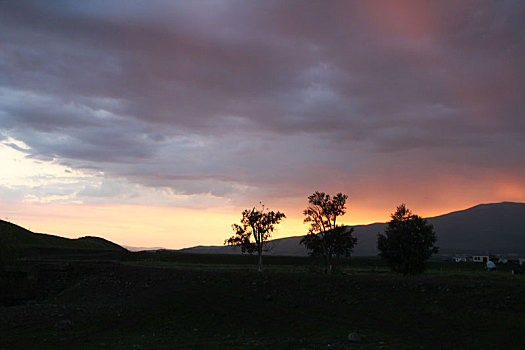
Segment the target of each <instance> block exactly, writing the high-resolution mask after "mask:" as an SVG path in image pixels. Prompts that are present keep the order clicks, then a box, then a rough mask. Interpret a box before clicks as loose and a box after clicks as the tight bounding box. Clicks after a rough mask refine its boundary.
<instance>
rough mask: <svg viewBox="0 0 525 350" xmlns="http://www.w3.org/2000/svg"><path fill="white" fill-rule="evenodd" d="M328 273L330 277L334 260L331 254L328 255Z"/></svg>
mask: <svg viewBox="0 0 525 350" xmlns="http://www.w3.org/2000/svg"><path fill="white" fill-rule="evenodd" d="M326 273H327V274H329V275H330V274H331V273H332V259H331V256H330V255H329V254H326Z"/></svg>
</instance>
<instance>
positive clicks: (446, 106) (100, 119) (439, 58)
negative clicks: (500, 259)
mask: <svg viewBox="0 0 525 350" xmlns="http://www.w3.org/2000/svg"><path fill="white" fill-rule="evenodd" d="M0 8H1V11H0V41H1V42H2V46H1V47H0V64H1V66H2V69H1V72H0V85H1V86H0V88H1V89H2V90H1V91H0V121H1V127H2V129H3V130H4V132H6V133H8V134H9V135H10V136H12V137H15V138H17V139H19V140H22V141H24V142H25V143H27V144H28V145H29V146H30V147H31V148H32V149H31V155H32V156H34V157H37V158H42V159H49V158H57V159H59V160H60V161H61V162H66V163H68V164H73V165H75V164H76V165H77V166H80V165H82V166H95V167H96V168H99V169H100V170H103V171H105V172H106V173H108V174H111V175H115V176H125V177H127V178H128V179H130V180H131V181H136V182H138V183H142V184H146V185H151V186H164V185H165V186H172V187H174V188H176V189H177V190H178V191H179V192H181V193H201V192H213V193H217V194H220V195H225V194H226V193H228V192H232V191H237V190H238V186H241V185H242V186H248V187H256V188H264V187H265V186H267V187H268V188H269V187H271V186H274V184H280V185H285V186H286V185H289V186H292V187H293V188H300V187H307V188H308V187H309V186H312V184H314V183H315V182H316V181H321V180H319V179H324V180H322V181H325V182H326V183H330V179H329V177H330V175H327V177H328V178H325V175H326V174H324V172H325V171H326V172H328V173H330V174H333V176H336V177H338V176H339V177H343V176H344V174H350V175H352V174H358V173H361V174H362V173H364V172H366V171H369V170H370V169H376V165H375V164H376V163H382V164H386V163H389V162H390V161H391V159H392V158H391V157H395V159H396V162H398V163H406V164H407V166H408V165H409V166H410V167H412V166H414V165H413V164H412V163H411V162H413V161H414V159H417V160H418V161H420V162H423V163H422V164H421V165H420V166H421V168H425V167H426V166H427V167H428V163H431V162H436V161H439V162H441V164H443V166H445V167H446V166H447V164H451V166H454V165H456V164H457V163H460V162H466V164H471V165H472V167H473V168H477V167H484V166H487V164H493V166H498V167H505V168H506V169H508V170H509V171H510V172H514V173H515V174H522V173H523V165H524V164H523V160H522V155H523V153H524V150H525V145H524V139H523V136H522V135H523V131H524V130H525V119H524V118H523V112H524V111H525V99H523V96H525V66H524V65H523V64H522V60H523V57H524V56H525V39H524V38H525V24H524V22H523V20H522V19H523V17H524V15H525V5H524V4H523V3H522V2H517V1H499V2H494V1H462V2H456V1H444V2H443V1H439V2H438V1H436V2H420V1H402V2H386V1H366V2H365V1H363V2H348V1H328V2H313V1H312V2H295V1H266V2H248V1H224V2H215V1H202V2H201V1H199V2H182V3H178V2H177V3H174V2H169V1H166V2H163V1H153V2H141V1H131V2H130V1H112V2H104V1H89V2H71V1H63V2H62V1H53V2H45V1H17V2H3V3H2V4H1V5H0ZM509 149H512V150H513V151H512V152H509V151H508V150H509ZM392 154H394V156H392ZM341 162H343V164H341ZM492 162H493V163H492ZM417 169H419V168H417ZM473 171H474V170H473ZM350 175H349V176H350ZM356 176H357V175H356ZM298 177H299V180H298ZM214 182H215V184H214ZM236 186H237V187H236ZM275 186H277V185H275Z"/></svg>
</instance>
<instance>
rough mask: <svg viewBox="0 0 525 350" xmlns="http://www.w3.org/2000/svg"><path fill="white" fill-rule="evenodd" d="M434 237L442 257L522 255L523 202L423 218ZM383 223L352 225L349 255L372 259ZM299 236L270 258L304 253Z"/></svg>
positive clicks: (278, 244) (213, 249)
mask: <svg viewBox="0 0 525 350" xmlns="http://www.w3.org/2000/svg"><path fill="white" fill-rule="evenodd" d="M427 220H428V222H429V223H431V224H432V225H434V230H435V231H436V233H437V236H438V242H437V246H438V247H439V248H440V254H442V255H454V254H469V253H472V254H481V253H490V254H516V255H525V203H515V202H501V203H490V204H479V205H476V206H474V207H471V208H468V209H464V210H459V211H454V212H451V213H448V214H443V215H439V216H435V217H430V218H427ZM386 226H387V223H373V224H369V225H356V226H353V227H354V236H355V237H357V240H358V241H357V246H356V247H355V249H354V252H353V254H352V255H353V256H375V255H377V254H378V251H377V248H376V242H377V234H378V233H382V232H384V230H385V228H386ZM302 237H303V236H294V237H287V238H280V239H275V240H272V241H271V245H272V246H273V248H272V250H271V251H269V252H268V253H267V254H270V255H295V256H303V255H306V254H307V251H306V249H305V248H304V246H303V245H301V244H299V241H300V240H301V238H302ZM180 251H183V252H191V253H215V254H238V253H240V249H239V248H238V247H227V246H197V247H191V248H185V249H181V250H180Z"/></svg>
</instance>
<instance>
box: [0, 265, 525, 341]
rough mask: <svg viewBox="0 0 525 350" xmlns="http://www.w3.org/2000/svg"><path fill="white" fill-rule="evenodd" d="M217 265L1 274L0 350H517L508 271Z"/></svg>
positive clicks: (524, 335)
mask: <svg viewBox="0 0 525 350" xmlns="http://www.w3.org/2000/svg"><path fill="white" fill-rule="evenodd" d="M199 259H204V260H199ZM221 259H223V258H221V257H206V258H199V257H190V258H187V259H186V260H183V261H180V260H177V259H175V261H170V259H149V258H148V259H144V258H136V259H132V260H135V261H126V262H115V261H114V262H110V261H107V262H100V261H98V262H97V261H76V262H71V261H70V262H53V263H47V265H46V266H44V265H42V264H41V265H40V267H39V268H37V269H35V268H34V266H33V270H31V269H30V268H25V269H26V270H31V271H32V272H29V273H25V275H24V276H25V277H24V280H23V281H22V280H20V279H19V280H17V278H16V276H15V275H16V273H17V272H10V273H8V274H6V275H4V277H3V279H2V283H3V288H11V291H17V292H16V293H15V295H13V294H9V293H7V294H6V292H4V296H10V297H9V298H7V297H5V298H4V299H3V305H1V306H0V349H2V350H3V349H6V350H7V349H104V348H107V349H203V348H209V349H244V348H246V349H259V348H265V349H266V348H267V349H407V348H410V349H525V278H524V277H523V275H519V276H513V275H512V274H511V273H510V272H509V271H508V270H503V271H498V272H490V273H487V272H483V271H482V268H481V265H463V266H459V265H451V264H449V263H434V264H433V265H432V266H431V269H430V270H429V272H428V273H427V274H425V275H423V276H417V277H403V276H398V275H393V274H390V273H388V272H387V270H386V268H384V267H383V266H382V265H381V264H380V263H378V262H377V261H375V260H374V261H372V260H370V261H366V260H358V259H354V260H353V261H352V262H351V263H350V265H348V266H345V267H342V268H340V270H339V272H338V273H336V274H334V275H331V276H327V275H324V274H323V273H321V272H319V271H317V270H316V269H315V268H312V267H308V266H306V267H304V264H302V263H304V260H302V261H301V264H300V261H299V260H297V259H295V260H294V259H290V260H286V259H284V260H279V259H278V258H276V259H274V260H271V259H270V260H269V264H268V265H267V270H266V272H265V273H264V275H259V274H257V272H255V270H254V267H253V266H252V265H246V264H244V263H243V261H242V260H238V261H237V260H233V261H222V263H221ZM235 259H240V258H235ZM172 260H173V259H172ZM244 262H245V261H244ZM33 264H35V263H33ZM23 269H24V268H20V269H19V270H23ZM18 273H19V275H20V272H18ZM20 276H21V275H20ZM16 294H18V296H19V298H18V299H17V296H16ZM358 330H359V332H360V333H361V334H362V336H363V338H362V342H359V343H351V342H349V341H348V339H347V337H348V334H349V333H351V332H356V331H358Z"/></svg>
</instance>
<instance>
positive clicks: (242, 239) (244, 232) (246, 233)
mask: <svg viewBox="0 0 525 350" xmlns="http://www.w3.org/2000/svg"><path fill="white" fill-rule="evenodd" d="M284 218H286V216H285V215H284V214H283V213H281V212H279V211H277V212H274V211H267V209H266V208H265V207H264V205H262V208H261V209H258V208H256V207H253V208H252V209H245V210H244V211H243V212H242V218H241V221H240V224H233V225H232V228H233V232H234V235H233V236H231V237H230V238H228V239H226V240H225V241H224V244H225V245H235V246H240V247H241V250H242V252H243V253H245V252H248V253H250V254H252V253H254V252H257V255H258V257H259V259H258V261H259V262H258V267H257V270H258V271H259V272H262V253H263V251H265V250H266V242H267V241H268V240H269V239H270V237H271V235H272V233H273V231H274V229H275V225H277V224H279V223H280V222H281V221H282V220H283V219H284Z"/></svg>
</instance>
